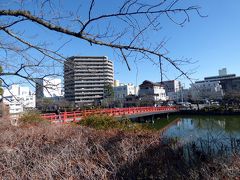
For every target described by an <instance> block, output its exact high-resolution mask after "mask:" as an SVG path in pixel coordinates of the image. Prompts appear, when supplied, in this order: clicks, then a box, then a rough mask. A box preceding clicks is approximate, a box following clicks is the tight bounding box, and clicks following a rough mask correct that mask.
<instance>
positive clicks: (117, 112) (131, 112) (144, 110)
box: [42, 106, 179, 123]
mask: <svg viewBox="0 0 240 180" xmlns="http://www.w3.org/2000/svg"><path fill="white" fill-rule="evenodd" d="M178 111H179V109H178V107H175V106H161V107H129V108H108V109H94V110H93V109H92V110H81V111H73V112H62V113H60V114H59V115H57V114H55V113H48V114H42V117H43V118H44V119H46V120H48V121H50V122H63V123H67V122H77V121H80V120H81V119H82V118H84V117H87V116H89V115H95V114H106V115H109V116H114V117H122V116H126V117H128V118H137V117H144V116H151V115H155V114H168V113H173V112H178Z"/></svg>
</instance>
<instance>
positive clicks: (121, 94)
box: [113, 83, 138, 100]
mask: <svg viewBox="0 0 240 180" xmlns="http://www.w3.org/2000/svg"><path fill="white" fill-rule="evenodd" d="M113 91H114V99H115V100H124V99H125V98H126V96H128V95H138V87H136V86H134V85H133V84H131V83H128V84H122V83H121V84H119V86H115V87H113Z"/></svg>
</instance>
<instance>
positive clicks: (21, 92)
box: [3, 84, 36, 114]
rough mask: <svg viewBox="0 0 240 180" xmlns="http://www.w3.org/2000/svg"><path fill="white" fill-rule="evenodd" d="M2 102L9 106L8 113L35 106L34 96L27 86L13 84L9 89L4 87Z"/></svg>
mask: <svg viewBox="0 0 240 180" xmlns="http://www.w3.org/2000/svg"><path fill="white" fill-rule="evenodd" d="M3 103H4V104H6V105H7V106H9V113H10V114H15V113H21V112H23V111H24V110H25V109H31V108H35V106H36V98H35V94H34V93H33V92H32V91H31V90H30V89H29V87H22V86H20V85H18V84H14V85H12V86H11V87H10V88H9V89H4V93H3Z"/></svg>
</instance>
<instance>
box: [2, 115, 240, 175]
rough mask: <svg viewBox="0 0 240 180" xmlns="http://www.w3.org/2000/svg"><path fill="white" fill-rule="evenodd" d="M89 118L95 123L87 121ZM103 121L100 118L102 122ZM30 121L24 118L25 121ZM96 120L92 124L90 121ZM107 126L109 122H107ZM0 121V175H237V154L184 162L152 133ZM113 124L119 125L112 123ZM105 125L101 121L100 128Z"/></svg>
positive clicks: (179, 151) (178, 150)
mask: <svg viewBox="0 0 240 180" xmlns="http://www.w3.org/2000/svg"><path fill="white" fill-rule="evenodd" d="M91 121H94V119H93V120H91ZM101 121H102V120H101ZM28 124H29V122H28ZM93 124H95V123H93ZM111 124H112V123H111ZM88 126H91V125H89V124H88V125H87V124H84V126H83V125H78V124H69V125H56V124H45V123H39V124H37V125H36V124H34V125H31V123H30V124H29V125H28V126H19V127H14V126H11V125H10V123H9V122H8V121H1V122H0V133H1V136H0V177H1V178H2V179H52V178H53V179H137V178H139V179H147V178H150V179H154V178H158V179H183V178H187V179H197V178H201V179H211V178H220V179H222V178H225V179H226V178H233V177H239V172H240V162H239V160H240V159H239V156H235V157H233V158H230V159H224V158H217V159H213V158H208V157H205V158H204V159H203V158H202V157H199V158H198V159H197V161H196V162H195V163H191V164H189V160H188V159H186V158H184V156H183V154H184V152H183V148H182V147H181V145H179V144H178V142H177V141H174V140H169V139H162V138H161V137H160V134H159V132H157V131H142V130H140V131H137V130H135V131H128V130H127V131H126V130H124V129H120V130H119V129H118V128H115V125H114V128H99V126H98V128H97V129H95V128H90V127H88ZM117 126H118V125H117ZM103 127H105V125H104V126H103Z"/></svg>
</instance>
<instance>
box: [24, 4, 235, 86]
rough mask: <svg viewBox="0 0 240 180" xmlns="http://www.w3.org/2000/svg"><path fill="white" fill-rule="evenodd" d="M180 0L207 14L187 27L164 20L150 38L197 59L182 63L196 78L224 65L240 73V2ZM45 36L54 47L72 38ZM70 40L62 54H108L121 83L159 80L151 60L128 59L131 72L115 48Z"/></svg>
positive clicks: (169, 72)
mask: <svg viewBox="0 0 240 180" xmlns="http://www.w3.org/2000/svg"><path fill="white" fill-rule="evenodd" d="M72 2H73V1H72ZM72 2H71V3H70V1H67V2H66V1H65V6H66V8H73V7H74V6H75V4H74V3H72ZM83 2H85V1H83ZM86 2H87V1H86ZM109 2H110V1H109V0H103V1H101V4H100V7H101V8H109V9H110V10H111V8H113V6H114V4H113V3H114V2H115V1H111V3H112V4H109ZM149 2H151V1H149ZM181 3H183V4H184V5H185V4H186V6H187V5H189V4H191V5H198V6H200V7H201V10H200V12H201V14H202V15H207V17H205V18H201V17H199V16H197V15H196V13H191V14H190V22H189V23H186V24H185V25H184V27H180V26H177V25H176V24H174V23H172V22H169V21H167V20H166V19H163V21H162V22H161V24H162V29H161V30H160V31H159V32H158V33H152V34H149V40H150V41H151V42H153V43H154V42H160V41H161V40H162V39H163V38H165V39H167V40H168V41H167V44H166V48H167V49H168V51H169V54H168V56H170V57H173V58H182V57H183V58H191V59H192V61H196V63H194V64H191V65H186V66H183V69H185V70H191V71H193V72H194V73H193V74H192V75H191V77H192V78H194V79H198V80H200V79H203V78H204V77H205V76H213V75H217V74H218V69H221V68H223V67H226V68H227V70H228V73H235V74H237V75H240V73H239V71H240V70H239V69H240V61H239V60H240V21H239V19H240V11H239V7H240V1H239V0H231V1H223V0H194V1H187V0H182V2H181ZM95 11H96V10H95ZM98 11H99V10H98ZM21 26H23V25H20V28H22V27H21ZM33 29H35V26H31V27H29V28H28V30H29V31H32V30H33ZM28 30H26V31H28ZM26 31H25V32H26ZM36 32H37V31H36ZM39 32H40V33H43V32H44V33H45V32H47V30H44V29H43V30H41V31H39ZM44 38H46V39H48V40H50V41H51V42H52V45H51V46H52V47H59V46H60V45H61V44H60V43H62V42H64V41H67V40H69V38H66V37H62V38H61V40H59V39H57V37H56V36H55V35H54V33H46V35H45V37H44ZM70 39H71V41H70V42H69V43H68V44H66V45H65V46H64V48H62V50H61V53H63V54H64V55H65V56H77V55H96V56H108V57H109V59H111V60H112V61H113V62H114V72H115V74H114V75H115V79H118V80H120V82H124V83H134V84H137V85H138V84H140V83H141V82H142V81H144V80H151V81H160V73H159V67H158V66H156V65H153V64H152V63H151V62H146V61H143V60H141V61H137V63H134V59H129V61H130V65H131V71H128V69H127V66H126V65H125V63H124V62H123V60H121V59H119V57H118V56H117V55H116V53H115V52H114V51H113V50H112V49H109V48H105V47H101V46H97V45H93V46H90V44H89V43H86V42H82V41H81V40H77V39H74V38H70ZM58 40H59V41H58ZM35 41H37V39H35ZM164 69H165V74H166V75H167V77H168V78H166V77H164V78H165V79H164V80H167V79H174V78H175V77H177V76H178V75H179V73H177V72H176V71H175V70H173V68H171V67H170V66H169V65H166V66H164ZM180 80H181V81H183V82H184V84H185V86H186V87H188V85H189V83H190V82H189V81H188V80H187V79H186V78H180Z"/></svg>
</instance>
